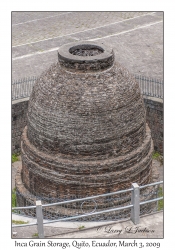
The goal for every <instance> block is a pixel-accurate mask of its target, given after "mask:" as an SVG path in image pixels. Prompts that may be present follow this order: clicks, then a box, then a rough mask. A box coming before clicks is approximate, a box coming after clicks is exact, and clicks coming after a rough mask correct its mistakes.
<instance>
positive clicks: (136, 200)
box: [131, 183, 140, 225]
mask: <svg viewBox="0 0 175 250" xmlns="http://www.w3.org/2000/svg"><path fill="white" fill-rule="evenodd" d="M131 186H132V188H133V190H132V194H131V204H132V205H133V207H132V208H131V220H132V222H133V223H134V224H135V225H137V224H138V223H139V221H140V188H139V185H138V184H137V183H132V185H131Z"/></svg>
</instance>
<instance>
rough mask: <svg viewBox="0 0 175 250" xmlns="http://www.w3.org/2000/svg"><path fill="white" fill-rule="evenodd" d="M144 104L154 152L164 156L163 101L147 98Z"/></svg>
mask: <svg viewBox="0 0 175 250" xmlns="http://www.w3.org/2000/svg"><path fill="white" fill-rule="evenodd" d="M144 103H145V108H146V113H147V123H148V125H149V127H150V129H151V136H152V139H153V141H154V150H155V151H158V152H160V153H161V154H163V101H162V100H160V99H157V98H147V99H146V98H145V99H144Z"/></svg>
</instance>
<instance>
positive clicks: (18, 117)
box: [12, 98, 29, 154]
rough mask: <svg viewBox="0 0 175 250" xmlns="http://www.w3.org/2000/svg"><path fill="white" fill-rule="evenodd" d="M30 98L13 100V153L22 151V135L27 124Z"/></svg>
mask: <svg viewBox="0 0 175 250" xmlns="http://www.w3.org/2000/svg"><path fill="white" fill-rule="evenodd" d="M28 101H29V98H24V99H20V100H16V101H13V102H12V153H13V154H14V153H20V151H21V143H20V141H21V135H22V131H23V129H24V127H25V126H26V124H27V109H28Z"/></svg>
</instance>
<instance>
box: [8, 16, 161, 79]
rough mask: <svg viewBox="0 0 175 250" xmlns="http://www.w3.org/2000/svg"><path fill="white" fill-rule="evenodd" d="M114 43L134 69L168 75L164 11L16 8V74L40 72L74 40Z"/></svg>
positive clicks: (14, 76)
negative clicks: (70, 10)
mask: <svg viewBox="0 0 175 250" xmlns="http://www.w3.org/2000/svg"><path fill="white" fill-rule="evenodd" d="M81 40H90V41H94V42H96V41H100V42H103V43H104V44H106V45H110V46H112V47H113V49H114V52H115V55H116V60H117V61H118V62H120V63H121V64H122V65H125V67H127V68H128V69H129V70H130V72H132V73H134V74H142V75H145V76H149V77H154V78H160V79H162V78H163V13H162V12H25V13H24V12H13V13H12V79H13V80H14V79H20V78H23V77H29V76H33V75H34V76H39V75H40V74H41V73H42V72H43V71H44V70H45V69H47V68H48V67H49V66H50V65H51V64H52V63H54V62H56V61H57V60H58V59H57V49H58V48H59V47H60V46H61V45H63V44H65V43H69V42H75V41H81Z"/></svg>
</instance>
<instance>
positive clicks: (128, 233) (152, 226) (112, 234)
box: [12, 212, 163, 239]
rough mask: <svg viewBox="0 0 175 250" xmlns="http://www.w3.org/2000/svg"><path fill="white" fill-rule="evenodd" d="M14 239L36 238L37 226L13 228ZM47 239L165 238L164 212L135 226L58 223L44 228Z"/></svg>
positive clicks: (120, 223) (128, 223) (143, 219)
mask: <svg viewBox="0 0 175 250" xmlns="http://www.w3.org/2000/svg"><path fill="white" fill-rule="evenodd" d="M13 219H15V220H23V221H26V222H29V223H32V222H35V219H29V218H26V217H22V218H21V216H17V215H13ZM12 232H13V233H14V232H16V234H15V236H13V238H35V234H36V233H37V227H36V226H27V227H18V228H13V229H12ZM44 234H45V238H62V239H63V238H67V239H73V238H77V239H79V238H80V239H81V238H86V239H87V238H95V239H97V238H103V239H109V238H111V239H112V238H163V212H157V213H155V214H152V215H146V216H143V217H141V218H140V223H139V224H138V225H134V224H133V223H132V221H131V220H125V221H121V222H116V221H115V222H114V221H113V222H112V221H110V222H59V223H58V222H57V223H52V224H47V226H46V225H45V226H44Z"/></svg>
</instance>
